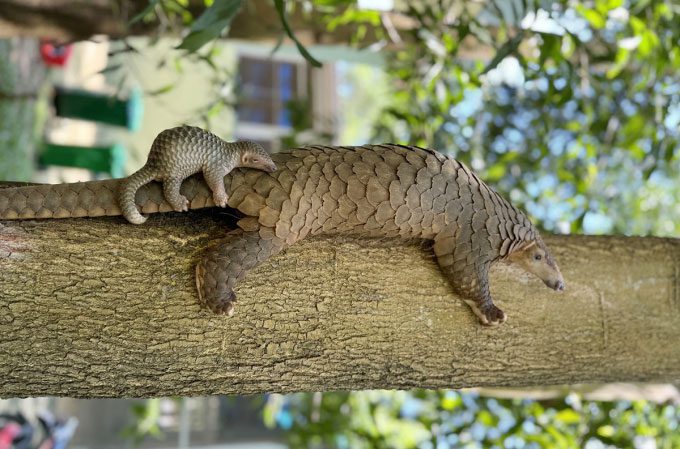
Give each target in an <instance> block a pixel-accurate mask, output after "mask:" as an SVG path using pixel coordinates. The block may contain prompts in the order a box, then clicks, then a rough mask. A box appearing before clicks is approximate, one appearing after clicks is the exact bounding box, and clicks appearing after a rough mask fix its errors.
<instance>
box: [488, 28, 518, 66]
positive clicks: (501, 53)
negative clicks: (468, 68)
mask: <svg viewBox="0 0 680 449" xmlns="http://www.w3.org/2000/svg"><path fill="white" fill-rule="evenodd" d="M522 39H524V32H523V31H520V32H519V33H517V35H516V36H515V37H513V38H512V39H510V40H508V41H506V42H505V43H504V44H503V45H502V46H501V48H499V49H498V51H497V52H496V56H494V57H493V59H492V60H491V62H489V64H488V65H487V66H486V67H485V68H484V70H482V73H481V74H485V73H487V72H488V71H489V70H492V69H494V68H495V67H496V66H497V65H498V64H499V63H500V62H501V61H502V60H503V59H505V57H506V56H508V55H511V54H513V53H515V52H516V51H517V48H518V47H519V44H520V43H522Z"/></svg>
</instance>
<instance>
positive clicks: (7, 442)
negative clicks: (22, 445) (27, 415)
mask: <svg viewBox="0 0 680 449" xmlns="http://www.w3.org/2000/svg"><path fill="white" fill-rule="evenodd" d="M18 435H21V426H20V425H19V424H17V423H15V422H10V423H7V424H6V425H5V427H3V428H2V429H0V449H12V443H13V442H14V438H15V437H16V436H18Z"/></svg>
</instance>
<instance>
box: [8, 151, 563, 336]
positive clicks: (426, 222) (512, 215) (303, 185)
mask: <svg viewBox="0 0 680 449" xmlns="http://www.w3.org/2000/svg"><path fill="white" fill-rule="evenodd" d="M272 159H273V160H274V162H275V163H276V165H277V167H278V169H277V170H276V171H275V172H273V173H265V172H263V171H259V170H234V171H233V172H232V173H231V174H230V175H228V176H227V177H226V178H225V179H224V182H225V186H226V191H227V192H229V194H230V196H229V201H228V204H229V206H230V207H233V208H236V209H238V210H240V211H241V212H242V213H243V214H245V215H246V218H244V219H242V220H241V221H239V227H240V229H238V230H235V231H232V232H230V233H229V234H227V236H226V238H225V239H224V240H223V241H221V242H218V243H217V244H216V245H214V246H213V247H212V248H210V249H209V250H208V251H207V253H206V255H205V257H204V258H203V259H202V260H201V262H200V263H199V264H198V265H197V267H196V284H197V287H198V291H199V297H200V299H201V302H202V303H203V304H204V305H206V306H207V307H209V308H210V309H211V310H213V311H214V312H216V313H226V314H231V313H233V310H234V309H233V307H234V301H235V295H234V292H233V288H234V286H235V285H236V284H237V282H238V281H239V280H240V279H242V278H243V277H244V276H245V275H246V274H247V273H248V271H249V270H251V269H252V268H253V267H256V266H257V265H259V264H260V263H262V262H264V261H265V260H267V259H268V258H269V257H271V256H272V255H274V254H276V253H278V252H279V251H281V250H282V249H285V248H286V247H288V246H290V245H292V244H294V243H295V242H296V241H298V240H300V239H303V238H305V237H306V236H308V235H318V234H341V233H342V234H353V235H358V236H369V237H396V238H404V239H413V238H418V239H425V240H428V241H432V242H433V248H434V252H435V255H436V257H437V260H438V262H439V265H440V267H441V269H442V272H443V273H444V275H445V276H446V277H447V279H448V280H449V281H450V283H451V285H452V287H453V289H454V291H455V292H456V293H458V294H459V295H460V296H461V297H463V299H464V300H465V301H466V302H467V303H468V304H469V305H470V306H471V307H472V309H473V311H474V312H475V314H476V315H477V316H478V317H479V318H480V320H481V321H482V322H483V323H484V324H489V325H493V324H498V323H501V322H503V321H505V319H506V316H505V314H504V313H503V312H502V311H501V310H500V309H499V308H497V307H496V306H495V305H494V304H493V301H492V299H491V296H490V294H489V286H488V271H489V267H490V266H491V264H492V263H494V262H496V261H498V260H508V261H510V262H514V263H517V264H519V265H520V266H522V267H523V268H524V269H526V270H527V271H529V272H532V273H534V274H536V275H537V276H538V277H539V278H541V279H542V280H543V281H544V282H545V284H546V285H547V286H549V287H550V288H553V289H555V290H562V289H563V288H564V280H563V278H562V275H561V273H560V271H559V269H558V267H557V265H556V264H555V261H554V260H553V259H552V257H551V255H550V253H549V252H548V250H547V248H546V246H545V244H544V243H543V241H542V240H541V238H540V236H539V234H538V232H537V230H536V229H535V228H534V227H533V225H532V224H531V223H530V222H529V220H528V219H527V217H526V216H525V215H524V214H523V213H522V212H520V211H519V210H518V209H517V208H515V207H514V206H512V205H511V204H510V203H508V202H507V201H506V200H504V199H503V198H502V197H501V196H500V195H498V194H497V193H496V192H494V191H493V190H492V189H491V188H489V187H488V186H487V185H486V184H484V183H483V182H482V181H481V180H480V179H479V178H478V177H477V176H476V175H475V174H473V173H472V172H471V171H470V170H469V169H468V168H467V167H466V166H465V165H463V164H462V163H460V162H458V161H456V160H454V159H451V158H448V157H446V156H444V155H442V154H440V153H437V152H435V151H430V150H424V149H420V148H416V147H404V146H399V145H367V146H363V147H327V146H311V147H306V148H301V149H294V150H290V151H287V152H283V153H278V154H275V155H273V156H272ZM118 187H119V181H115V180H114V181H99V182H90V183H79V184H62V185H56V186H32V187H19V188H7V189H2V190H0V219H5V220H7V219H17V218H49V217H55V218H57V217H72V216H98V215H118V214H120V209H119V208H118V207H117V205H116V200H115V194H114V193H115V192H116V189H117V188H118ZM182 193H183V195H185V196H186V197H187V199H188V201H189V207H190V208H191V209H195V208H200V207H208V206H211V205H213V204H214V203H213V201H212V195H211V193H210V191H209V189H208V188H207V187H206V185H205V183H203V182H202V181H201V180H200V179H199V178H197V177H191V178H189V179H188V180H187V181H186V182H185V183H184V184H183V185H182ZM137 204H138V206H140V207H141V209H142V211H143V212H147V213H148V212H156V211H167V210H171V207H170V206H169V204H168V203H167V202H165V201H163V198H162V195H161V191H160V189H159V186H158V185H157V184H154V183H152V184H149V185H147V186H144V187H142V188H141V189H140V191H139V194H138V195H137Z"/></svg>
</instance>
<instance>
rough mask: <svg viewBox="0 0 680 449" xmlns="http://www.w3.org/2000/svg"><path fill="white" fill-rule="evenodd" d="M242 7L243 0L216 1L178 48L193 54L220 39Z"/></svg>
mask: <svg viewBox="0 0 680 449" xmlns="http://www.w3.org/2000/svg"><path fill="white" fill-rule="evenodd" d="M242 6H243V0H215V2H214V3H213V4H212V5H211V6H210V7H209V8H208V9H206V10H205V11H203V14H201V16H200V17H199V18H198V19H196V21H195V22H194V23H193V25H191V29H190V32H189V34H188V35H187V36H186V37H185V38H184V39H183V40H182V42H181V43H180V44H179V45H178V46H177V48H178V49H182V50H187V51H188V52H189V53H193V52H195V51H197V50H198V49H200V48H201V47H203V46H204V45H205V44H207V43H208V42H210V41H213V40H215V39H218V38H219V37H220V36H221V35H222V32H223V31H224V29H225V28H227V27H228V26H229V25H230V24H231V21H232V20H233V19H234V16H235V15H236V13H237V12H239V11H240V9H241V7H242Z"/></svg>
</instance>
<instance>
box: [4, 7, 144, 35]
mask: <svg viewBox="0 0 680 449" xmlns="http://www.w3.org/2000/svg"><path fill="white" fill-rule="evenodd" d="M148 4H149V3H148V1H146V0H76V1H74V0H0V38H4V37H14V36H31V37H41V38H47V39H55V40H57V41H60V42H70V41H77V40H82V39H87V38H89V37H91V36H93V35H95V34H105V35H108V36H110V37H112V38H120V37H124V36H129V35H135V34H146V33H148V32H149V30H150V28H149V27H148V26H146V25H145V24H144V23H142V22H137V23H136V24H134V25H133V26H128V21H129V20H130V19H131V18H132V17H134V16H135V15H136V14H137V13H138V12H139V11H142V10H143V9H144V8H145V7H146V6H147V5H148ZM153 28H155V26H154V27H153Z"/></svg>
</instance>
